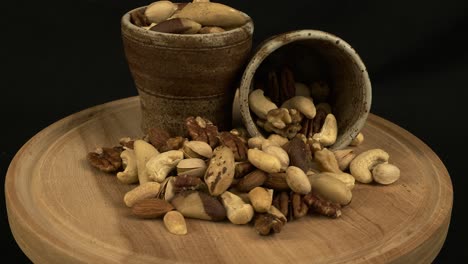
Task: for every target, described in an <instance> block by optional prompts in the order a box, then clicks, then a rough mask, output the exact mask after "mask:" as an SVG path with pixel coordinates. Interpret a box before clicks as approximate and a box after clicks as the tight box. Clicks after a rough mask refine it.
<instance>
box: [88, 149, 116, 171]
mask: <svg viewBox="0 0 468 264" xmlns="http://www.w3.org/2000/svg"><path fill="white" fill-rule="evenodd" d="M123 150H124V148H123V147H121V146H118V147H113V148H98V149H96V150H95V151H94V152H89V153H88V155H87V156H86V158H87V160H88V162H89V163H90V164H91V166H93V167H95V168H97V169H99V170H100V171H104V172H116V171H118V170H119V169H120V168H121V167H122V158H120V153H122V151H123Z"/></svg>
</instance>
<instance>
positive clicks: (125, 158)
mask: <svg viewBox="0 0 468 264" xmlns="http://www.w3.org/2000/svg"><path fill="white" fill-rule="evenodd" d="M120 158H122V164H123V167H124V171H122V172H117V179H119V181H121V182H123V183H125V184H132V183H136V182H138V170H137V160H136V157H135V151H133V150H132V149H125V150H124V151H122V153H120Z"/></svg>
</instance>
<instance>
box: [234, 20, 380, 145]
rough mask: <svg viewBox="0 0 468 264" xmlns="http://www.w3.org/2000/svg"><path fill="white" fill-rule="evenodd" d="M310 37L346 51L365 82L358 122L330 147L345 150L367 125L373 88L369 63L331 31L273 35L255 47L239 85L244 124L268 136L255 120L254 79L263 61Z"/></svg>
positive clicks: (290, 32) (304, 31)
mask: <svg viewBox="0 0 468 264" xmlns="http://www.w3.org/2000/svg"><path fill="white" fill-rule="evenodd" d="M307 40H316V41H325V42H329V43H331V44H333V46H334V47H336V48H337V49H340V50H342V51H343V52H344V53H346V54H348V55H349V56H350V57H351V59H352V60H353V62H354V63H356V65H357V66H358V68H359V69H360V71H361V74H362V75H361V81H362V83H363V91H364V98H363V101H364V102H365V103H364V104H362V105H361V106H362V107H361V109H358V110H357V113H358V114H359V116H358V118H357V120H356V121H355V122H354V124H352V126H351V127H350V128H349V129H348V130H347V131H345V132H344V133H343V134H342V135H341V139H337V142H336V143H335V144H334V145H332V146H331V147H330V148H331V149H341V148H344V147H346V146H348V145H349V143H350V142H351V140H352V139H353V138H354V137H355V136H356V135H357V134H358V133H359V131H361V129H362V128H363V127H364V125H365V123H366V120H367V117H368V114H369V112H370V107H371V100H372V88H371V82H370V79H369V75H368V72H367V69H366V66H365V65H364V63H363V61H362V60H361V58H360V56H359V55H358V53H357V52H356V51H355V50H354V49H353V48H352V47H351V45H349V44H348V43H347V42H346V41H344V40H343V39H341V38H339V37H337V36H335V35H333V34H331V33H328V32H324V31H320V30H313V29H302V30H294V31H289V32H285V33H282V34H279V35H276V36H272V37H270V38H268V39H266V40H264V41H263V42H262V43H260V45H258V48H257V49H256V50H255V52H254V54H253V56H252V57H251V59H250V61H249V63H248V64H247V66H246V68H245V70H244V74H243V75H242V78H241V83H240V87H239V104H240V114H241V118H242V122H243V123H244V126H245V127H246V129H247V131H248V132H249V134H250V136H252V137H254V136H261V137H264V135H263V134H262V133H261V132H260V130H259V129H258V127H257V124H255V122H254V121H253V118H252V116H251V113H250V108H249V103H248V102H249V99H248V97H249V93H250V92H251V91H252V90H253V83H252V80H253V77H254V75H255V72H256V71H257V69H258V67H259V66H260V65H261V64H262V62H263V61H264V60H265V59H266V58H267V57H268V56H269V55H270V54H271V53H273V52H274V51H276V50H277V49H279V48H281V47H283V46H285V45H287V44H290V43H292V42H295V41H307Z"/></svg>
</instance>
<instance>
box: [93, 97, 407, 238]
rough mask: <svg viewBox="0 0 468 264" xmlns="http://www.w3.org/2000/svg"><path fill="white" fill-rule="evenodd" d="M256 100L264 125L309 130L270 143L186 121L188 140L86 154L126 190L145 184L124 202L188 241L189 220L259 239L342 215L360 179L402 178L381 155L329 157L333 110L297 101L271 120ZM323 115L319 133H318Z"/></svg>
mask: <svg viewBox="0 0 468 264" xmlns="http://www.w3.org/2000/svg"><path fill="white" fill-rule="evenodd" d="M256 93H257V95H256V96H258V98H259V100H260V102H262V103H264V104H265V105H264V106H258V105H255V104H254V105H255V106H254V107H258V108H257V109H256V110H258V111H259V112H258V113H259V114H260V115H261V113H264V114H266V115H265V116H263V117H266V119H264V120H265V122H269V123H271V125H272V126H273V127H275V128H277V129H278V131H281V129H284V128H285V127H287V126H288V125H290V124H291V123H293V121H292V120H296V121H294V122H295V123H296V124H300V123H301V122H302V121H303V120H302V119H306V120H307V122H305V123H310V124H308V125H307V129H302V126H301V128H300V129H299V130H298V131H296V132H295V133H294V135H292V134H284V133H280V134H277V133H274V130H272V131H273V133H272V134H271V135H270V136H269V137H268V138H266V139H265V138H263V137H249V136H248V134H247V131H246V130H245V128H242V127H241V128H236V129H233V130H231V131H218V128H217V127H216V125H215V124H213V123H212V122H210V121H209V120H207V119H204V118H202V117H199V116H197V117H188V118H187V119H186V123H185V125H186V128H187V130H188V131H189V136H188V138H184V137H182V136H180V135H170V134H169V133H168V132H166V131H163V130H161V129H159V128H152V129H151V130H149V132H148V135H144V136H143V137H141V138H135V139H130V138H124V139H122V140H120V146H116V147H111V148H108V147H103V148H100V149H99V150H96V151H95V152H90V153H88V155H87V158H88V161H89V163H90V165H91V166H93V167H95V168H96V169H98V170H100V171H102V172H104V173H110V174H113V175H116V178H117V180H119V181H120V182H122V183H124V184H139V185H136V186H135V188H134V189H132V190H131V191H129V192H128V193H126V194H125V195H123V202H124V203H125V205H126V206H128V207H131V208H132V213H133V215H135V217H138V218H145V219H163V223H164V226H165V227H166V229H167V230H168V231H169V232H171V233H172V234H176V235H184V234H187V231H188V230H189V228H190V226H187V223H186V221H185V218H195V219H202V220H209V221H225V220H226V219H227V220H228V221H230V222H231V223H232V224H236V225H245V224H249V223H252V224H253V227H254V229H255V230H256V232H257V233H258V234H260V235H269V234H273V233H278V232H280V231H281V230H282V229H283V228H284V226H285V224H286V223H287V222H288V221H295V220H297V219H299V218H305V216H307V215H310V216H314V215H315V216H316V215H322V216H325V217H330V218H337V217H340V216H341V214H342V210H343V207H346V206H347V205H348V204H350V203H351V201H352V196H353V194H352V191H353V189H354V186H355V182H356V181H358V182H360V183H370V182H373V181H375V182H377V183H379V184H384V185H386V184H391V183H394V182H395V181H397V180H398V178H399V177H400V170H399V169H398V167H396V166H395V165H391V164H390V163H388V161H389V155H388V153H387V152H385V151H384V150H382V149H370V150H366V151H363V152H361V153H355V149H353V147H352V146H351V147H350V148H348V149H344V150H337V151H331V150H329V149H328V148H327V146H328V145H329V144H331V142H332V140H328V141H325V140H323V139H324V138H328V137H329V135H330V134H333V133H328V132H324V131H325V130H324V127H326V129H328V127H331V128H332V129H334V126H333V124H331V125H330V124H327V122H328V123H333V120H334V119H333V117H331V116H332V115H331V114H330V113H329V111H328V110H329V109H328V108H327V106H326V105H325V104H324V106H323V107H321V106H320V105H319V106H315V105H313V104H312V103H311V102H312V100H311V99H310V98H309V97H307V95H306V96H303V97H295V96H296V95H294V94H290V95H289V96H288V99H286V101H285V102H286V103H283V105H286V106H287V107H285V108H284V109H285V110H281V111H282V113H278V114H276V112H275V114H274V116H275V118H270V119H268V117H271V116H273V114H272V112H271V111H273V110H275V109H277V108H273V109H270V110H268V111H264V107H265V108H266V106H268V105H271V103H272V101H270V99H267V98H266V97H264V95H263V93H262V92H256ZM314 112H315V115H314V114H313V113H314ZM318 113H321V114H318ZM288 115H289V116H288ZM294 115H297V116H300V117H301V120H299V118H298V119H295V118H296V117H291V116H294ZM319 115H320V116H321V117H320V118H321V120H320V122H318V123H319V124H320V125H319V126H317V127H318V128H320V129H317V128H316V129H315V130H314V129H313V127H314V126H315V125H314V123H315V120H314V118H316V117H317V116H319ZM289 117H291V118H289ZM268 120H269V121H268ZM281 127H282V128H281ZM309 129H310V131H315V133H311V134H310V133H309ZM304 133H305V134H304ZM317 134H318V135H320V136H315V137H314V135H317ZM309 135H312V140H313V143H312V144H309V143H310V140H309V138H310V136H309ZM332 136H333V135H332ZM359 142H360V143H361V144H362V142H363V136H362V134H361V136H360V139H359ZM119 175H120V176H119Z"/></svg>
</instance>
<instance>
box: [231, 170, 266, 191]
mask: <svg viewBox="0 0 468 264" xmlns="http://www.w3.org/2000/svg"><path fill="white" fill-rule="evenodd" d="M266 179H267V174H266V172H264V171H261V170H254V171H252V172H251V173H249V174H247V175H245V177H244V178H242V179H241V180H240V181H239V183H237V185H236V188H237V190H239V191H240V192H249V191H250V190H252V189H253V188H255V187H258V186H260V185H262V184H263V183H264V182H265V181H266Z"/></svg>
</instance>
